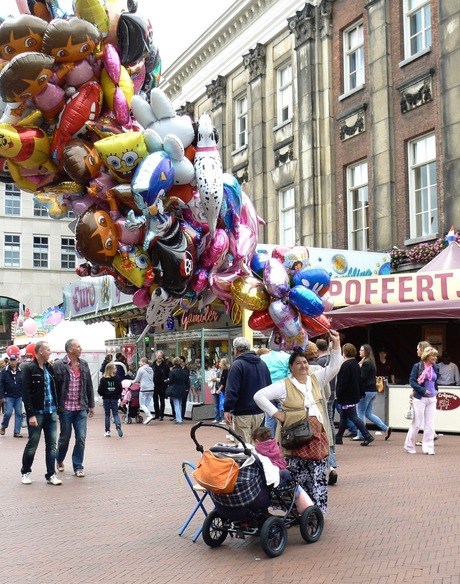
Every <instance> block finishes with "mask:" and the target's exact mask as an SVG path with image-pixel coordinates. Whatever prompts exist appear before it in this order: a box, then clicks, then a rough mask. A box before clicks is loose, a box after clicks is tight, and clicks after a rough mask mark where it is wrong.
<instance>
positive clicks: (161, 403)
mask: <svg viewBox="0 0 460 584" xmlns="http://www.w3.org/2000/svg"><path fill="white" fill-rule="evenodd" d="M153 409H154V411H155V418H162V417H163V416H164V415H165V390H164V389H163V388H161V389H156V388H155V389H154V390H153Z"/></svg>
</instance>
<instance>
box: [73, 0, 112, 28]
mask: <svg viewBox="0 0 460 584" xmlns="http://www.w3.org/2000/svg"><path fill="white" fill-rule="evenodd" d="M73 5H74V9H75V14H76V15H77V16H78V17H80V18H82V19H84V20H86V21H87V22H91V24H94V26H96V27H97V29H98V31H99V32H100V33H101V35H102V36H103V37H105V36H106V35H107V34H108V32H109V15H108V12H107V9H106V7H105V2H104V1H103V0H74V2H73Z"/></svg>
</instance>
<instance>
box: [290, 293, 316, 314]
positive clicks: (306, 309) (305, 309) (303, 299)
mask: <svg viewBox="0 0 460 584" xmlns="http://www.w3.org/2000/svg"><path fill="white" fill-rule="evenodd" d="M289 302H290V303H291V304H292V305H293V306H295V307H296V308H297V309H298V310H299V311H300V312H301V313H302V314H306V315H307V316H313V317H315V316H319V315H320V314H322V313H323V311H324V306H323V302H322V300H321V298H320V297H319V296H318V295H317V294H315V293H314V292H313V291H312V290H309V289H308V288H305V286H294V287H293V288H291V290H290V291H289Z"/></svg>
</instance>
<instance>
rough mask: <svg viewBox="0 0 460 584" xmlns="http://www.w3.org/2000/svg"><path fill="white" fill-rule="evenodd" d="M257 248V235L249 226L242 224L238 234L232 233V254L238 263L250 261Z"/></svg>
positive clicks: (237, 231)
mask: <svg viewBox="0 0 460 584" xmlns="http://www.w3.org/2000/svg"><path fill="white" fill-rule="evenodd" d="M256 247H257V235H256V234H255V233H254V231H253V230H252V229H251V228H250V227H249V226H248V225H244V224H241V225H239V226H238V229H237V230H236V233H235V232H233V231H231V232H230V253H231V254H232V256H233V257H234V260H235V262H236V263H239V262H242V261H243V260H247V261H249V260H250V258H252V256H253V254H254V252H255V250H256Z"/></svg>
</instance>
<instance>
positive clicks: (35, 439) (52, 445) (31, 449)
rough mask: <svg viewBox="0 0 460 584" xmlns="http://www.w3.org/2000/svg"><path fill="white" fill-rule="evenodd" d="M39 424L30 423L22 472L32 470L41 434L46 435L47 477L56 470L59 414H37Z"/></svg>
mask: <svg viewBox="0 0 460 584" xmlns="http://www.w3.org/2000/svg"><path fill="white" fill-rule="evenodd" d="M35 417H36V418H37V422H38V426H31V425H30V424H28V426H27V427H28V430H29V440H28V441H27V444H26V447H25V448H24V454H23V455H22V468H21V474H25V473H26V472H32V464H33V462H34V458H35V452H36V451H37V446H38V443H39V442H40V434H41V433H42V430H43V434H44V435H45V459H46V475H45V477H46V478H47V479H49V478H50V476H52V475H54V473H55V472H56V436H57V414H56V413H54V414H35Z"/></svg>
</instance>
